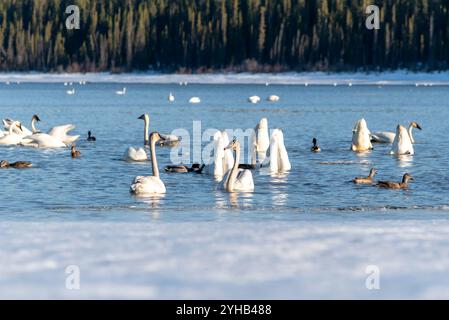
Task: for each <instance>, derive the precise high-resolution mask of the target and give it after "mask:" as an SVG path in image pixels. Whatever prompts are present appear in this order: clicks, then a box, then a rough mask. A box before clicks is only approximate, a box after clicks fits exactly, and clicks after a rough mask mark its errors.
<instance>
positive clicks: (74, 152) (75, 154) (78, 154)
mask: <svg viewBox="0 0 449 320" xmlns="http://www.w3.org/2000/svg"><path fill="white" fill-rule="evenodd" d="M71 155H72V158H73V159H75V158H79V157H81V152H80V151H78V150H76V144H72V148H71Z"/></svg>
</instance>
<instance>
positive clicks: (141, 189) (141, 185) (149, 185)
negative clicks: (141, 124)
mask: <svg viewBox="0 0 449 320" xmlns="http://www.w3.org/2000/svg"><path fill="white" fill-rule="evenodd" d="M159 140H163V138H162V137H161V135H160V134H159V133H158V132H153V133H152V134H151V135H150V150H151V164H152V168H153V175H152V176H148V177H142V176H139V177H136V178H134V181H133V183H132V184H131V188H130V192H131V193H132V194H135V195H154V194H164V193H166V189H165V185H164V183H163V182H162V180H161V179H160V178H159V169H158V166H157V159H156V142H158V141H159Z"/></svg>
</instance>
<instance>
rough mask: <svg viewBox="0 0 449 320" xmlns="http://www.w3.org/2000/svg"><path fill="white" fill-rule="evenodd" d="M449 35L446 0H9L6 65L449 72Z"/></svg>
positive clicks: (2, 27)
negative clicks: (76, 15)
mask: <svg viewBox="0 0 449 320" xmlns="http://www.w3.org/2000/svg"><path fill="white" fill-rule="evenodd" d="M72 4H75V5H77V6H79V8H80V29H79V30H68V29H67V28H66V25H65V21H66V19H67V17H68V15H67V14H66V8H67V7H68V6H69V5H72ZM371 4H375V5H377V6H378V7H379V9H380V11H379V17H380V29H378V30H369V29H367V28H366V26H365V21H366V19H367V16H368V15H367V14H366V13H365V8H366V7H367V6H368V5H371ZM448 37H449V2H448V1H445V0H382V1H381V0H379V1H368V0H1V1H0V70H1V71H29V70H35V71H46V72H62V71H68V72H79V71H81V72H87V71H89V72H93V71H112V72H122V71H133V70H155V71H166V72H173V71H176V72H210V71H237V72H238V71H250V72H260V71H265V72H277V71H286V70H295V71H316V70H320V71H342V70H345V71H354V70H387V69H398V68H408V69H411V70H445V69H448V67H449V64H448V62H449V38H448Z"/></svg>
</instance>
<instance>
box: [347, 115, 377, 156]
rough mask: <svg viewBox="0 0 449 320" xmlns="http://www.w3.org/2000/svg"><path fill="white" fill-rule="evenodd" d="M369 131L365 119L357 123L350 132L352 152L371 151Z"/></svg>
mask: <svg viewBox="0 0 449 320" xmlns="http://www.w3.org/2000/svg"><path fill="white" fill-rule="evenodd" d="M372 149H373V145H372V144H371V139H370V131H369V129H368V125H367V124H366V121H365V119H360V120H359V121H357V123H356V125H355V127H354V129H353V130H352V146H351V150H352V151H367V150H372Z"/></svg>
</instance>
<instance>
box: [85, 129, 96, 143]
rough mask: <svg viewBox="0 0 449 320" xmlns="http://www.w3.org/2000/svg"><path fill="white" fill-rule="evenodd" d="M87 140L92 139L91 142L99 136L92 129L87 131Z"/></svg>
mask: <svg viewBox="0 0 449 320" xmlns="http://www.w3.org/2000/svg"><path fill="white" fill-rule="evenodd" d="M87 141H90V142H94V141H97V138H95V137H94V136H93V135H92V132H91V131H90V130H89V131H88V132H87Z"/></svg>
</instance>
